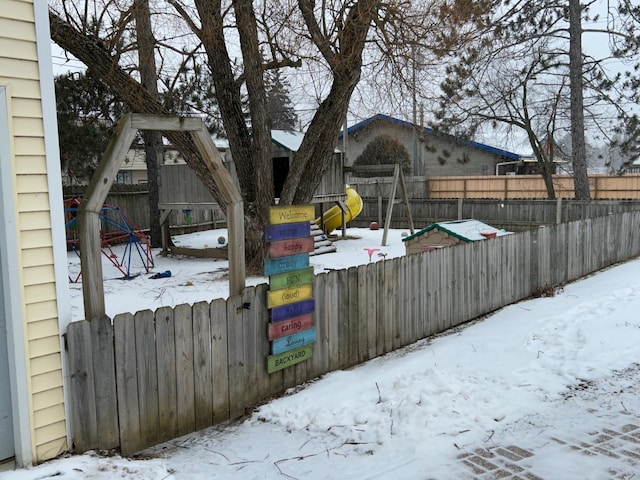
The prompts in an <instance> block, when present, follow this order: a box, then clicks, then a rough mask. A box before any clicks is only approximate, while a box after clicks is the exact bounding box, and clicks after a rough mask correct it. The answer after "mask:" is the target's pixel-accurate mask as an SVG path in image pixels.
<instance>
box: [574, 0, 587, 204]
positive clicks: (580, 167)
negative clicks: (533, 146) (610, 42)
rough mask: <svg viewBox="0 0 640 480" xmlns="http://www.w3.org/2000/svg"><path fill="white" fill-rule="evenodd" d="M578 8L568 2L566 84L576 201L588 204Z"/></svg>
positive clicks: (579, 7)
mask: <svg viewBox="0 0 640 480" xmlns="http://www.w3.org/2000/svg"><path fill="white" fill-rule="evenodd" d="M581 13H582V8H581V6H580V0H569V84H570V87H571V144H572V151H571V157H572V162H573V186H574V192H575V198H576V200H589V199H590V198H591V194H590V192H589V176H588V174H587V152H586V146H585V139H584V99H583V91H582V89H583V86H582V21H581Z"/></svg>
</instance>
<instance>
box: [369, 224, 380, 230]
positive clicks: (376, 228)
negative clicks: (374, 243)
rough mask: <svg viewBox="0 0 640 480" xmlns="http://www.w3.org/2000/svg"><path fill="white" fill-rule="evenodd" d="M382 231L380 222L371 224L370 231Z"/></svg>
mask: <svg viewBox="0 0 640 480" xmlns="http://www.w3.org/2000/svg"><path fill="white" fill-rule="evenodd" d="M379 229H380V225H378V222H371V223H370V224H369V230H379Z"/></svg>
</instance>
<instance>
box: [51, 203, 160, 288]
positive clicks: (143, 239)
mask: <svg viewBox="0 0 640 480" xmlns="http://www.w3.org/2000/svg"><path fill="white" fill-rule="evenodd" d="M79 206H80V199H79V198H71V199H68V200H65V202H64V213H65V219H66V223H65V230H66V234H67V249H68V250H70V251H73V252H75V253H76V255H78V256H80V240H79V238H78V208H79ZM98 216H99V218H100V222H101V225H102V228H101V230H100V250H101V251H102V254H103V255H104V256H105V257H106V258H107V259H108V260H109V262H111V264H112V265H113V266H114V267H115V268H116V269H118V271H119V272H120V273H122V277H121V280H131V279H132V278H135V277H136V276H137V275H132V274H131V266H132V263H133V261H137V260H138V259H139V260H140V262H141V264H142V267H143V268H144V269H145V272H146V273H149V271H150V270H151V269H152V268H153V267H154V263H153V253H152V251H151V243H150V242H149V237H148V236H147V235H146V234H145V233H144V232H143V231H142V230H141V229H140V228H139V227H138V226H137V225H136V224H135V223H133V222H132V221H131V219H129V218H128V217H127V216H126V215H125V214H124V213H123V212H122V211H121V210H120V209H119V208H118V207H114V206H112V205H106V204H105V205H103V206H102V208H101V209H100V213H99V214H98ZM121 244H124V245H125V247H124V251H123V253H122V256H121V257H120V258H118V255H117V254H116V253H115V252H114V251H113V246H114V245H121ZM134 250H135V253H136V255H134ZM81 275H82V272H80V273H78V275H77V276H76V277H75V279H72V278H71V277H69V281H70V282H72V283H77V282H78V281H79V280H80V276H81Z"/></svg>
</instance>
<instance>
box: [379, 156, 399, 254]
mask: <svg viewBox="0 0 640 480" xmlns="http://www.w3.org/2000/svg"><path fill="white" fill-rule="evenodd" d="M399 176H400V165H398V164H397V163H396V166H395V168H394V169H393V183H392V184H391V193H390V194H389V204H388V205H387V218H385V219H384V233H383V234H382V246H383V247H386V245H387V235H388V234H389V226H390V225H391V214H392V212H393V201H394V200H395V198H396V188H398V177H399Z"/></svg>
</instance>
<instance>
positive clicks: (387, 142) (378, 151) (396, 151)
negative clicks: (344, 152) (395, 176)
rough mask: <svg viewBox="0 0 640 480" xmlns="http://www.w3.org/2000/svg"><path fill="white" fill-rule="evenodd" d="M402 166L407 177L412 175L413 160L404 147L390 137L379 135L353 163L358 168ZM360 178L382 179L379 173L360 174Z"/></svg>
mask: <svg viewBox="0 0 640 480" xmlns="http://www.w3.org/2000/svg"><path fill="white" fill-rule="evenodd" d="M396 163H399V164H400V167H401V168H402V172H403V173H404V174H405V175H411V171H412V169H411V159H410V158H409V152H407V149H406V148H404V146H403V145H402V144H401V143H400V142H398V141H397V140H395V139H394V138H392V137H391V136H389V135H378V136H377V137H376V138H374V139H373V140H372V141H371V142H370V143H369V145H367V146H366V147H365V149H364V150H363V151H362V153H361V154H360V155H358V158H356V160H355V162H354V163H353V165H354V166H356V167H364V166H370V165H395V164H396ZM357 175H358V176H359V177H380V176H383V175H380V174H379V173H375V172H372V173H358V174H357Z"/></svg>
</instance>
